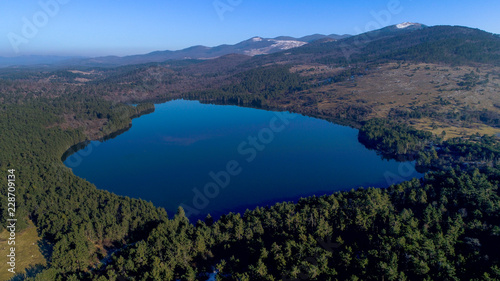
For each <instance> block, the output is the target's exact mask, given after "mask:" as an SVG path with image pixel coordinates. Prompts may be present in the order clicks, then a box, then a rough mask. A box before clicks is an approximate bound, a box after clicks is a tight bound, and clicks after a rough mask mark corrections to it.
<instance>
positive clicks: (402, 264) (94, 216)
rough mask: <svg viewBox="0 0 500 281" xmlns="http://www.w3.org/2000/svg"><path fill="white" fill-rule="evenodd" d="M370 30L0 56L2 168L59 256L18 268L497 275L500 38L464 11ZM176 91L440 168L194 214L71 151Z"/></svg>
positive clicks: (155, 274)
mask: <svg viewBox="0 0 500 281" xmlns="http://www.w3.org/2000/svg"><path fill="white" fill-rule="evenodd" d="M365 36H371V37H370V40H367V41H365V42H364V43H363V44H361V45H353V44H355V42H356V41H355V40H358V41H357V42H360V40H361V41H362V39H363V37H357V38H356V37H352V38H347V39H342V40H339V41H336V42H316V43H311V44H309V45H306V46H304V47H302V48H296V49H293V50H287V51H285V52H282V53H277V54H272V55H267V56H258V57H254V58H249V57H246V56H240V55H229V56H225V57H221V58H218V59H214V60H209V61H198V60H188V61H177V62H174V61H168V62H164V63H152V64H146V65H131V66H123V67H119V68H94V69H90V68H82V69H77V70H75V69H59V70H56V71H54V70H47V69H12V70H2V71H0V78H1V79H0V101H1V103H0V147H1V150H0V168H1V169H0V170H1V171H2V173H4V175H5V176H1V177H0V184H1V185H2V186H4V187H5V186H8V183H7V177H6V175H7V172H6V171H7V170H8V169H14V170H15V173H16V179H17V180H16V200H17V201H16V216H17V218H18V222H17V231H22V230H23V229H24V228H25V227H27V225H28V224H27V222H28V221H29V220H31V221H33V223H34V225H35V226H36V227H37V230H38V233H39V236H40V237H41V238H42V239H43V242H44V249H43V253H44V255H45V258H46V260H47V266H46V267H43V268H38V267H34V268H32V270H30V273H31V274H29V275H30V276H22V274H20V275H18V276H17V277H19V278H20V279H23V278H24V279H25V280H44V281H45V280H61V281H62V280H99V281H102V280H176V279H180V280H206V279H207V276H206V273H209V272H213V271H214V270H215V271H217V272H218V275H217V278H218V280H499V279H500V254H499V251H498V247H497V245H498V244H499V243H500V240H499V239H500V218H499V215H500V210H499V209H500V198H499V191H498V181H499V180H500V163H499V161H500V149H499V147H500V144H499V140H498V138H497V137H494V136H492V134H493V133H496V132H498V131H496V130H497V129H498V128H499V127H500V123H499V122H498V120H499V116H500V113H499V112H500V110H499V108H500V107H499V105H500V100H498V99H499V98H498V89H499V86H498V85H499V81H500V76H499V75H498V73H499V72H498V69H499V68H498V67H499V65H498V62H499V57H498V56H499V53H498V50H499V49H500V47H499V45H498V44H499V38H498V36H497V35H492V34H488V33H485V32H482V31H478V30H473V29H468V28H461V27H429V28H422V29H418V30H412V31H409V32H401V33H397V34H386V33H384V34H382V36H375V35H365ZM345 46H350V48H351V49H349V50H351V51H352V52H350V53H351V55H350V56H349V57H346V56H345V54H344V53H343V50H344V49H343V48H344V47H345ZM176 98H188V99H198V100H201V101H203V102H216V103H221V104H236V105H240V106H252V107H259V108H265V109H278V110H289V111H294V112H299V113H302V114H306V115H308V116H314V117H319V118H323V119H326V120H334V121H336V122H340V123H343V124H350V125H351V126H355V127H358V128H360V135H359V139H360V141H361V142H362V143H364V144H365V145H366V146H368V147H369V148H372V149H375V150H377V151H378V152H380V153H381V154H384V157H411V158H412V159H415V160H416V161H417V163H418V166H419V167H420V168H421V169H427V171H428V172H427V174H426V176H425V178H423V179H422V180H416V179H415V180H412V181H409V182H404V183H402V184H399V185H395V186H391V187H389V188H387V189H374V188H369V187H365V188H360V189H358V190H352V191H346V192H339V193H335V194H330V195H324V196H317V197H311V198H304V199H302V200H300V201H299V202H298V203H296V204H294V203H286V202H285V203H279V204H276V205H274V206H270V207H261V208H256V209H255V210H249V211H247V212H245V213H244V214H227V215H225V216H222V217H221V218H220V219H218V220H214V218H211V217H207V218H206V219H205V220H204V221H198V222H190V221H189V220H188V219H187V218H186V217H185V214H184V211H183V210H182V209H179V210H178V213H177V214H175V217H174V214H167V213H166V212H165V211H164V210H163V209H161V208H157V207H155V206H153V205H152V204H151V203H148V202H145V201H142V200H137V199H131V198H126V197H121V196H117V195H114V194H111V193H109V192H106V191H102V190H98V189H97V188H96V187H95V186H94V185H92V184H90V183H89V182H87V181H85V180H83V179H80V178H78V177H76V176H74V175H73V173H72V172H71V170H70V169H68V168H66V167H65V166H64V165H63V164H62V161H61V157H62V155H63V154H64V152H65V151H67V150H68V149H69V148H70V147H71V146H73V145H76V144H78V143H81V142H85V141H88V140H91V139H92V140H103V139H105V138H106V137H107V136H109V135H110V134H112V133H115V132H117V131H120V130H124V129H127V128H128V127H129V126H130V122H131V118H134V117H137V116H140V115H141V114H147V113H149V112H151V111H153V110H154V105H153V104H152V103H151V102H164V101H167V100H171V99H176ZM130 104H138V105H137V106H136V107H134V106H132V105H130ZM422 129H423V130H422ZM476 132H480V133H481V134H475V133H476ZM473 133H474V134H473ZM486 133H491V134H490V135H484V134H486ZM269 188H272V186H270V187H269ZM6 192H7V189H4V188H2V189H1V193H2V197H3V198H7V193H6ZM7 203H8V202H7V200H2V201H1V205H0V210H1V211H2V217H1V227H3V228H4V227H5V226H6V219H7V214H8V212H7V208H8V205H7ZM169 217H170V218H169ZM3 242H5V241H2V243H3ZM33 266H34V265H33Z"/></svg>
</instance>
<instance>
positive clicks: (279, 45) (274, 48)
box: [244, 37, 307, 56]
mask: <svg viewBox="0 0 500 281" xmlns="http://www.w3.org/2000/svg"><path fill="white" fill-rule="evenodd" d="M255 38H260V40H255ZM252 41H254V42H257V41H264V42H267V46H264V47H257V48H254V49H250V50H245V51H244V54H245V55H248V56H256V55H264V54H270V53H274V52H279V51H283V50H289V49H292V48H297V47H300V46H303V45H305V44H307V42H302V41H296V40H278V39H263V38H261V37H254V38H252Z"/></svg>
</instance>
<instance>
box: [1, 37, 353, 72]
mask: <svg viewBox="0 0 500 281" xmlns="http://www.w3.org/2000/svg"><path fill="white" fill-rule="evenodd" d="M347 37H350V35H336V34H331V35H322V34H313V35H309V36H304V37H301V38H294V37H289V36H280V37H276V38H262V37H258V36H257V37H253V38H250V39H248V40H245V41H243V42H240V43H237V44H235V45H226V44H225V45H220V46H216V47H206V46H193V47H189V48H186V49H183V50H178V51H156V52H152V53H149V54H144V55H132V56H124V57H118V56H106V57H96V58H81V57H78V58H75V57H58V56H22V57H11V58H10V57H0V67H9V66H11V67H13V66H44V65H46V66H48V65H68V66H70V65H78V66H89V67H95V66H104V67H112V66H121V65H130V64H142V63H150V62H163V61H167V60H182V59H213V58H217V57H221V56H224V55H228V54H242V55H248V56H255V55H265V54H271V53H275V52H280V51H283V50H288V49H292V48H296V47H300V46H303V45H305V44H308V43H310V42H313V41H316V40H321V39H328V40H340V39H343V38H347Z"/></svg>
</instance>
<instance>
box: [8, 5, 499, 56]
mask: <svg viewBox="0 0 500 281" xmlns="http://www.w3.org/2000/svg"><path fill="white" fill-rule="evenodd" d="M60 2H61V3H60ZM63 2H64V3H63ZM398 2H399V4H398ZM40 3H52V5H49V6H48V9H47V7H45V9H44V8H43V7H42V5H41V4H40ZM54 3H57V7H56V6H54V5H53V4H54ZM214 4H218V7H219V8H218V9H219V10H217V9H216V8H215V7H214ZM389 4H392V5H395V6H396V7H397V9H392V10H391V9H388V5H389ZM225 9H226V10H225ZM384 11H385V12H384ZM395 11H396V12H395ZM374 13H376V14H384V15H385V16H387V15H390V16H389V17H388V18H387V17H383V18H382V19H380V18H379V19H378V20H377V17H376V16H374ZM26 20H27V21H28V23H27V22H26ZM405 21H411V22H419V23H423V24H427V25H464V26H469V27H474V28H479V29H483V30H486V31H488V32H493V33H500V1H498V0H478V1H464V0H454V1H451V0H432V1H431V0H400V1H398V0H353V1H338V0H318V1H314V0H313V1H303V0H302V1H298V0H288V1H264V0H204V1H200V0H196V1H195V0H147V1H138V0H40V1H28V0H2V1H0V56H16V55H33V54H35V55H82V56H101V55H120V56H121V55H129V54H138V53H147V52H151V51H155V50H176V49H182V48H186V47H189V46H193V45H205V46H215V45H219V44H224V43H229V44H234V43H237V42H239V41H242V40H246V39H248V38H250V37H253V36H257V35H258V36H262V37H276V36H280V35H289V36H304V35H310V34H314V33H322V34H331V33H336V34H345V33H348V34H357V33H360V32H364V31H368V30H370V29H373V28H374V27H377V25H380V24H378V22H380V23H386V22H387V23H388V24H397V23H401V22H405ZM374 23H375V24H374ZM35 24H36V25H35ZM37 25H38V26H37ZM30 27H31V28H30ZM33 27H35V29H33ZM23 29H24V30H23ZM23 31H24V32H23ZM12 42H14V43H12ZM13 45H15V48H13ZM16 49H17V50H16Z"/></svg>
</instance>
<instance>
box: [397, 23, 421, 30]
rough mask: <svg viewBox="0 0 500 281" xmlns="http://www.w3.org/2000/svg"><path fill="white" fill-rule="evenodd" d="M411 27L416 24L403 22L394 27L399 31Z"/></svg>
mask: <svg viewBox="0 0 500 281" xmlns="http://www.w3.org/2000/svg"><path fill="white" fill-rule="evenodd" d="M412 25H417V24H416V23H413V22H403V23H400V24H398V25H396V27H397V28H399V29H403V28H407V27H410V26H412Z"/></svg>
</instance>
